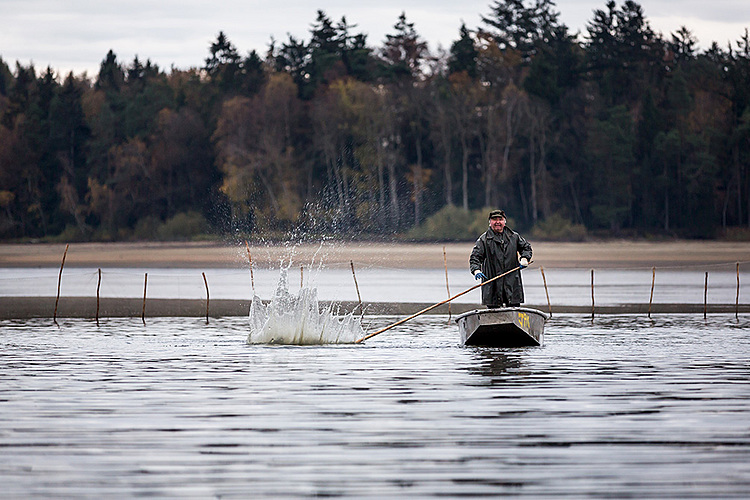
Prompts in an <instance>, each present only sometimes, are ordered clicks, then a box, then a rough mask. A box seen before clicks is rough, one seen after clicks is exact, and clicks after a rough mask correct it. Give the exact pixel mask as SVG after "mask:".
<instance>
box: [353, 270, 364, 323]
mask: <svg viewBox="0 0 750 500" xmlns="http://www.w3.org/2000/svg"><path fill="white" fill-rule="evenodd" d="M349 265H350V266H352V278H354V288H356V289H357V299H358V300H359V311H360V312H361V313H362V315H363V316H364V314H365V309H364V307H362V296H361V295H360V294H359V285H358V284H357V275H356V274H354V261H353V260H350V261H349ZM352 312H354V310H352Z"/></svg>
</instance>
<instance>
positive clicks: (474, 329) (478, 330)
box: [456, 307, 549, 347]
mask: <svg viewBox="0 0 750 500" xmlns="http://www.w3.org/2000/svg"><path fill="white" fill-rule="evenodd" d="M548 319H549V315H548V314H546V313H543V312H542V311H537V310H536V309H530V308H527V307H503V308H500V309H475V310H473V311H469V312H466V313H463V314H461V315H460V316H458V317H456V323H458V329H459V331H460V332H461V341H462V342H463V344H464V345H478V346H489V347H522V346H538V345H542V344H543V343H544V323H546V321H547V320H548Z"/></svg>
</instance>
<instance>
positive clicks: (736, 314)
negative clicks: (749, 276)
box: [734, 262, 740, 319]
mask: <svg viewBox="0 0 750 500" xmlns="http://www.w3.org/2000/svg"><path fill="white" fill-rule="evenodd" d="M734 317H735V318H737V319H740V263H739V262H738V263H737V297H736V298H735V299H734Z"/></svg>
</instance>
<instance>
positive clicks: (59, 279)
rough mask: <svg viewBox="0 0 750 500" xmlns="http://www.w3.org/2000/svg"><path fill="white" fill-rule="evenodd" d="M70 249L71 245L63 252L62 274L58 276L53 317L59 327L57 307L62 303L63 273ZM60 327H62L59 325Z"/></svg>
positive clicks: (67, 245) (66, 246)
mask: <svg viewBox="0 0 750 500" xmlns="http://www.w3.org/2000/svg"><path fill="white" fill-rule="evenodd" d="M68 247H70V244H66V245H65V252H63V258H62V262H61V263H60V274H58V276H57V298H56V299H55V313H54V314H53V315H52V321H54V323H55V324H56V325H57V305H58V304H59V302H60V284H61V283H62V272H63V267H64V266H65V256H66V255H68ZM57 326H60V325H57Z"/></svg>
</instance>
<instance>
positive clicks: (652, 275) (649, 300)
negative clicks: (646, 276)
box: [648, 267, 656, 319]
mask: <svg viewBox="0 0 750 500" xmlns="http://www.w3.org/2000/svg"><path fill="white" fill-rule="evenodd" d="M655 282H656V267H652V268H651V297H650V298H649V299H648V317H649V319H650V318H651V304H652V303H653V302H654V283H655Z"/></svg>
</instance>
